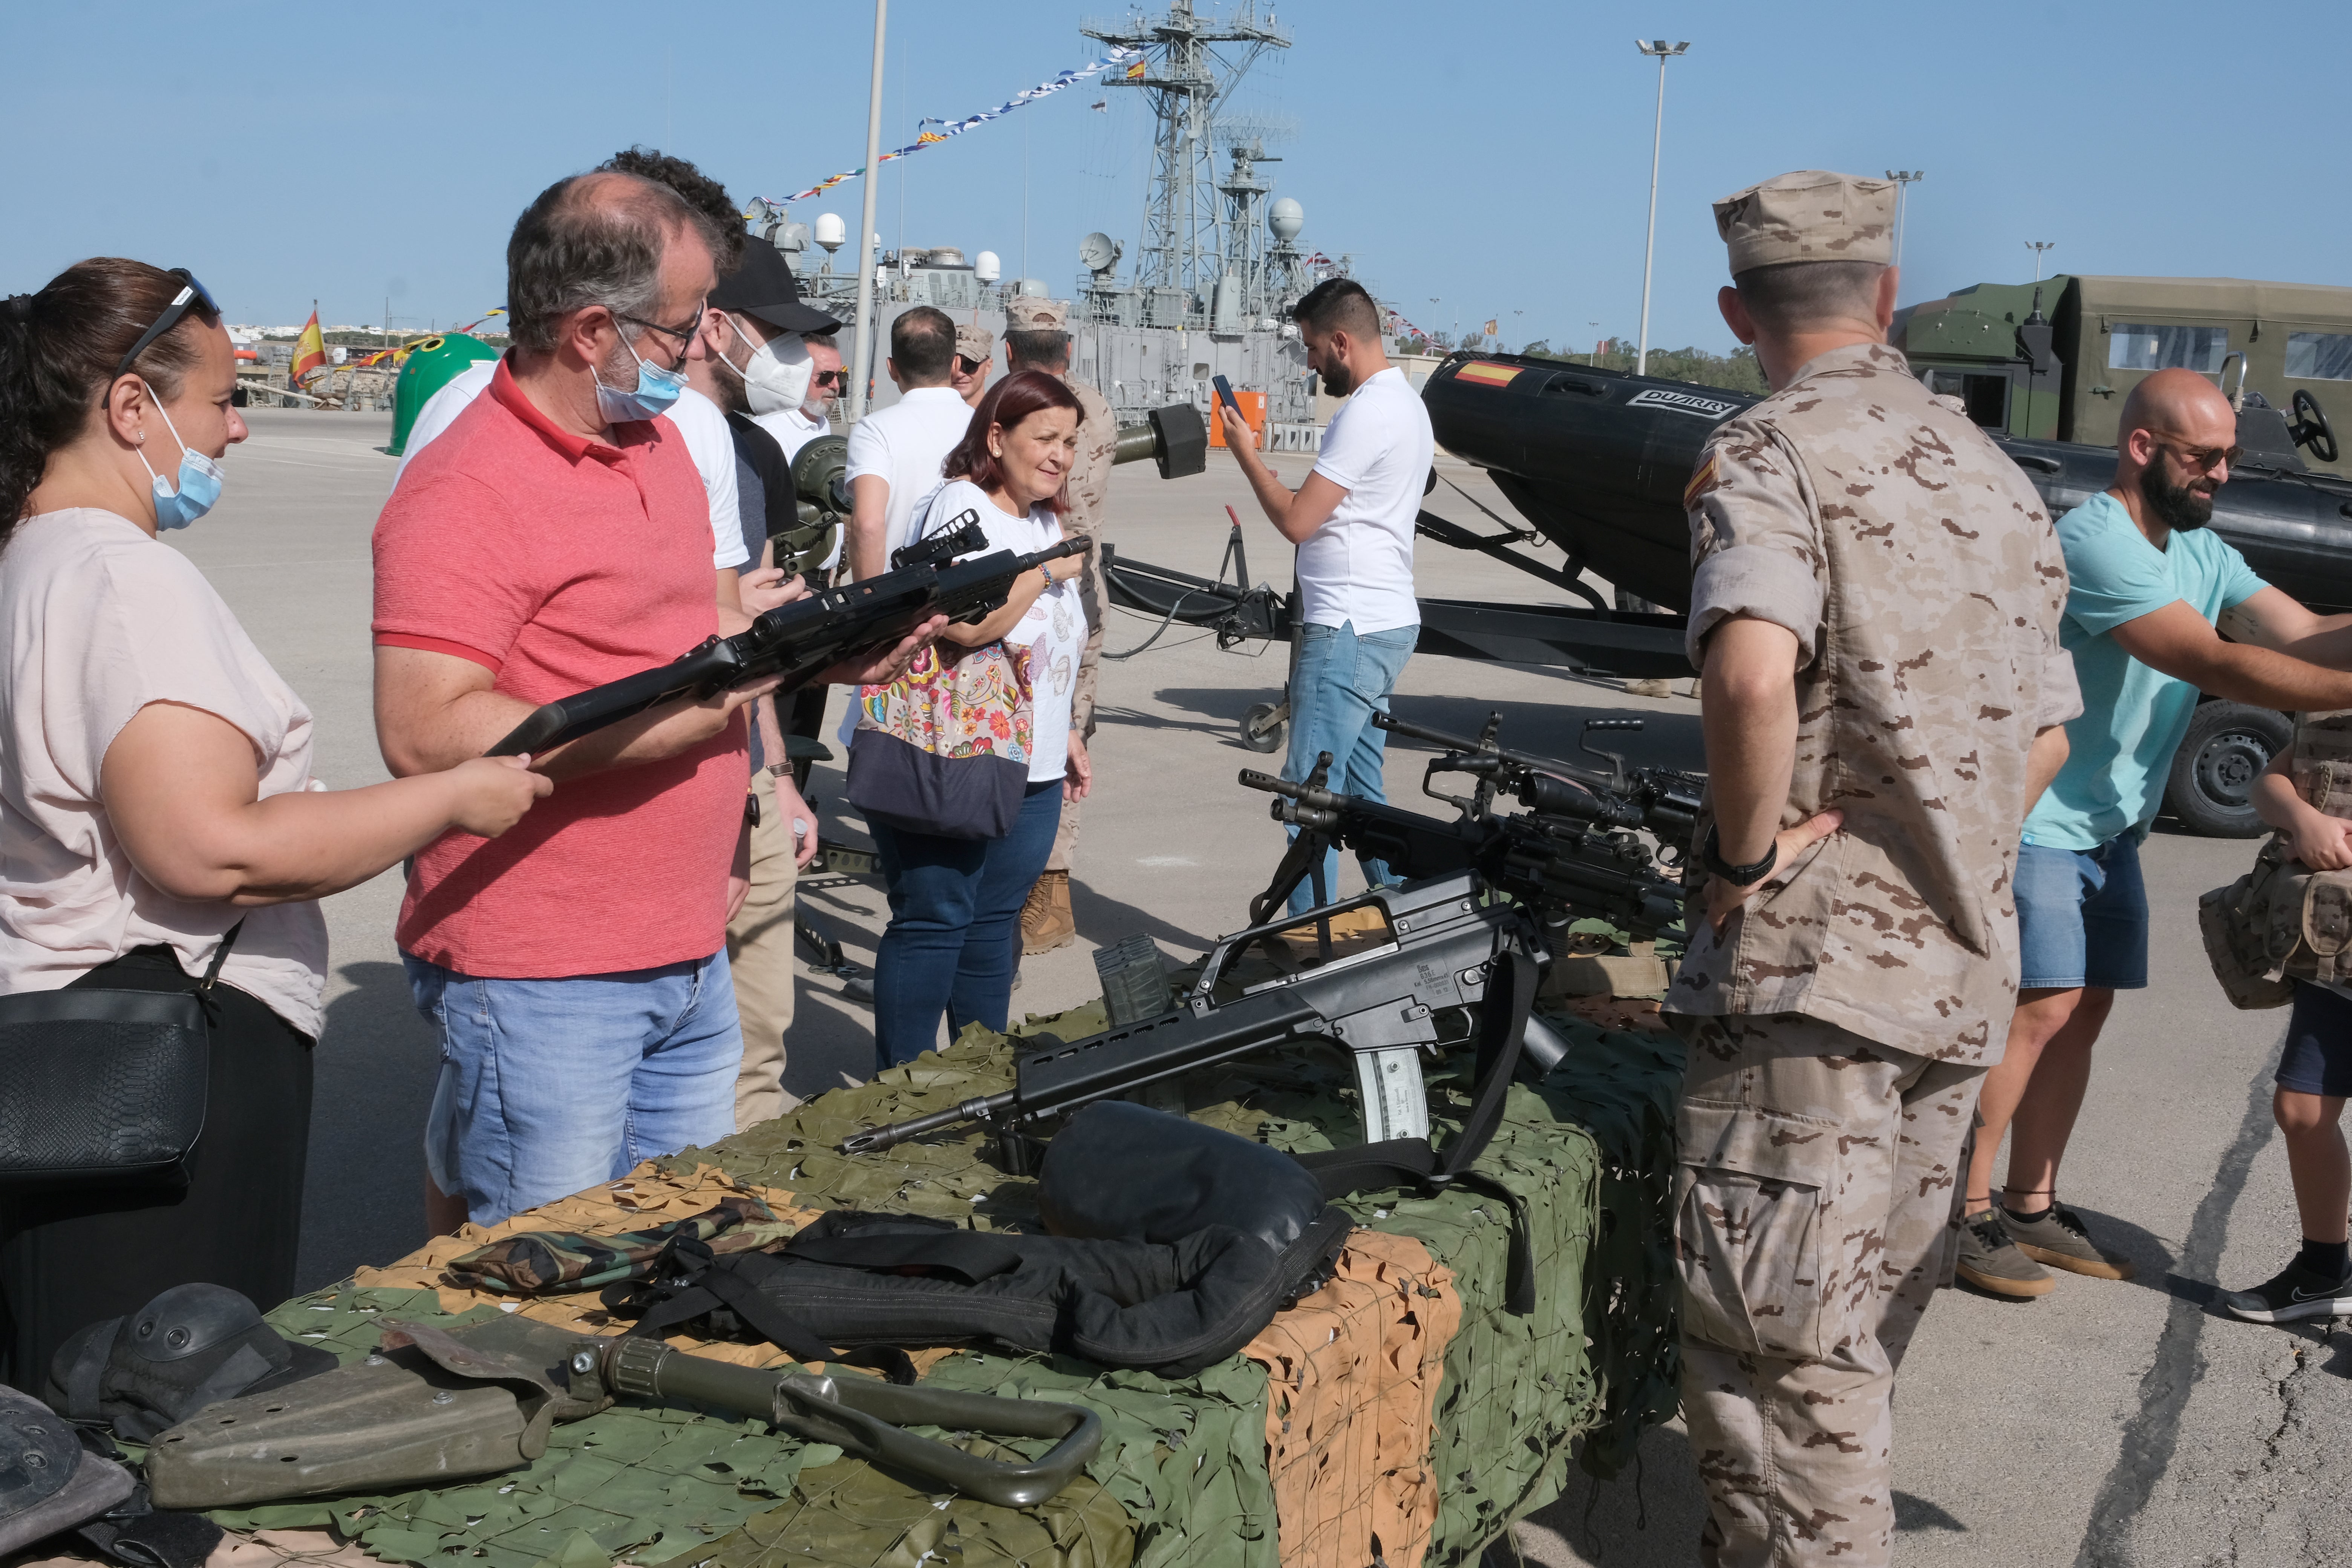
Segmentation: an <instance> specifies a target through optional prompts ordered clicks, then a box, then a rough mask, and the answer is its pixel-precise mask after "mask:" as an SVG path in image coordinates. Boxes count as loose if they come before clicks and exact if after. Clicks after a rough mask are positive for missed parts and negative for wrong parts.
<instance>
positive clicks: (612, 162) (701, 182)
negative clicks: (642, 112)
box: [596, 147, 745, 278]
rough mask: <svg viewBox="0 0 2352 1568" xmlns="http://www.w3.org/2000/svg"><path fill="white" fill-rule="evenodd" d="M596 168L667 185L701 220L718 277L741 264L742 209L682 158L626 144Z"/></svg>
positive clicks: (709, 178)
mask: <svg viewBox="0 0 2352 1568" xmlns="http://www.w3.org/2000/svg"><path fill="white" fill-rule="evenodd" d="M596 167H597V168H598V169H600V170H607V169H610V170H618V171H619V172H620V173H622V174H635V175H636V176H637V177H638V178H639V179H644V180H651V181H652V182H653V183H654V184H657V185H667V186H668V187H669V188H670V189H671V190H673V191H676V192H677V194H678V195H680V196H682V197H684V198H685V200H686V205H688V206H690V207H692V208H693V209H694V213H695V216H697V217H698V218H700V219H701V220H702V221H703V225H704V229H703V236H702V237H703V238H704V239H705V240H706V241H708V242H709V246H710V255H711V259H713V260H714V261H716V262H718V263H719V276H720V277H721V278H724V277H726V276H727V275H728V274H729V273H730V272H732V271H734V270H735V269H736V268H739V267H740V266H742V265H743V241H744V238H745V231H744V228H743V209H742V208H741V207H739V206H737V205H735V204H734V202H733V201H731V200H730V199H729V197H728V195H727V187H726V186H724V185H722V184H719V182H718V181H716V180H714V179H712V178H711V177H710V176H709V175H708V174H704V173H703V172H702V171H701V170H699V169H698V168H696V167H695V166H694V165H693V164H691V163H688V162H687V161H686V160H685V159H683V158H677V157H672V156H671V155H670V154H669V153H656V152H655V151H654V150H653V149H652V148H650V147H630V148H628V149H627V150H626V151H625V152H620V153H614V154H613V155H612V156H611V157H609V158H607V159H605V160H604V162H603V163H599V164H597V165H596Z"/></svg>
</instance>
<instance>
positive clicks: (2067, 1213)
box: [2000, 1205, 2138, 1279]
mask: <svg viewBox="0 0 2352 1568" xmlns="http://www.w3.org/2000/svg"><path fill="white" fill-rule="evenodd" d="M2000 1222H2001V1224H2002V1226H2005V1227H2006V1228H2007V1229H2008V1231H2009V1235H2010V1239H2011V1240H2012V1241H2014V1242H2016V1243H2017V1249H2018V1250H2019V1251H2020V1252H2022V1253H2023V1254H2025V1256H2026V1257H2028V1258H2032V1259H2033V1260H2034V1261H2035V1262H2036V1263H2047V1264H2048V1265H2050V1267H2051V1268H2063V1269H2064V1270H2066V1272H2068V1273H2069V1274H2084V1275H2088V1276H2089V1277H2090V1278H2091V1279H2130V1278H2131V1277H2132V1276H2133V1275H2134V1274H2136V1273H2137V1272H2138V1270H2137V1268H2134V1267H2133V1265H2132V1261H2131V1259H2130V1258H2121V1257H2118V1256H2116V1254H2115V1253H2112V1252H2102V1251H2100V1250H2099V1248H2097V1247H2094V1246H2093V1245H2092V1244H2091V1233H2090V1232H2089V1231H2088V1230H2086V1229H2084V1226H2083V1216H2082V1215H2078V1214H2076V1213H2075V1212H2074V1210H2073V1209H2070V1208H2063V1207H2060V1206H2058V1205H2052V1206H2051V1208H2050V1212H2049V1213H2047V1214H2045V1215H2042V1217H2041V1218H2040V1219H2037V1220H2022V1219H2020V1218H2018V1217H2017V1215H2013V1214H2011V1213H2010V1212H2009V1211H2008V1210H2007V1209H2003V1210H2002V1211H2001V1215H2000Z"/></svg>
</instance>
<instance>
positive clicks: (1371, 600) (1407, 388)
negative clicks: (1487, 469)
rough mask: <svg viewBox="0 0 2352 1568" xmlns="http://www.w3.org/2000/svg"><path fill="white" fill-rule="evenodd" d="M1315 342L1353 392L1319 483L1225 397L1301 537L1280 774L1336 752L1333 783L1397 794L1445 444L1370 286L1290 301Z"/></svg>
mask: <svg viewBox="0 0 2352 1568" xmlns="http://www.w3.org/2000/svg"><path fill="white" fill-rule="evenodd" d="M1290 314H1291V319H1292V320H1293V321H1297V323H1298V335H1299V339H1300V341H1301V342H1304V343H1305V344H1306V345H1307V368H1308V369H1310V370H1312V371H1313V372H1315V374H1318V375H1320V376H1321V377H1322V378H1323V390H1324V391H1326V392H1328V393H1329V394H1330V395H1332V396H1334V397H1345V398H1346V399H1347V400H1348V401H1347V402H1346V403H1344V404H1342V405H1340V407H1339V412H1338V413H1337V414H1334V415H1333V416H1331V423H1330V426H1329V427H1328V429H1326V430H1325V431H1324V433H1323V447H1322V450H1321V451H1320V452H1319V453H1318V455H1317V457H1316V459H1315V468H1314V470H1313V471H1312V472H1310V473H1309V474H1308V475H1307V482H1306V483H1305V484H1303V485H1301V486H1299V487H1298V489H1297V491H1295V492H1294V491H1292V490H1290V489H1287V488H1286V487H1285V486H1284V485H1283V483H1282V481H1281V480H1280V479H1278V478H1276V475H1275V472H1274V470H1273V469H1271V468H1267V467H1266V466H1265V459H1264V458H1261V457H1259V456H1258V452H1257V444H1256V437H1255V435H1254V434H1253V433H1252V431H1251V430H1250V427H1249V426H1248V424H1247V423H1246V422H1245V421H1244V419H1243V418H1242V416H1241V413H1240V410H1239V409H1237V408H1236V407H1234V405H1233V404H1232V403H1231V402H1230V401H1228V400H1226V399H1225V398H1223V397H1222V396H1221V397H1220V398H1219V400H1218V408H1217V416H1218V417H1219V418H1220V419H1222V420H1223V421H1224V431H1225V445H1226V446H1227V447H1229V448H1230V449H1231V450H1232V452H1233V454H1234V459H1235V460H1236V461H1237V462H1239V463H1240V464H1241V466H1242V473H1243V474H1244V476H1245V477H1246V478H1247V479H1249V482H1250V489H1252V490H1254V491H1255V492H1256V495H1257V500H1258V505H1259V506H1261V507H1263V508H1264V509H1265V515H1266V517H1267V518H1268V519H1269V520H1270V521H1272V522H1273V523H1274V526H1275V527H1276V529H1277V530H1278V531H1280V532H1281V534H1282V536H1283V537H1284V538H1285V539H1287V540H1289V541H1290V542H1292V543H1293V544H1295V545H1297V547H1298V563H1297V583H1298V601H1299V621H1300V625H1299V626H1298V627H1297V630H1296V632H1295V633H1294V635H1295V636H1297V638H1298V639H1299V641H1298V649H1297V660H1296V663H1295V666H1294V670H1295V673H1294V675H1293V677H1292V679H1291V683H1290V752H1289V755H1288V757H1287V758H1286V760H1285V761H1284V763H1283V767H1282V776H1283V777H1284V778H1286V779H1289V780H1291V781H1292V782H1294V783H1296V782H1297V781H1299V780H1302V779H1304V778H1306V777H1307V774H1308V773H1310V772H1312V771H1313V769H1314V767H1315V760H1316V758H1317V757H1318V755H1319V754H1321V753H1322V752H1330V753H1331V773H1330V775H1329V787H1330V788H1332V789H1334V790H1338V791H1341V792H1344V793H1346V794H1349V795H1359V796H1360V797H1362V798H1364V799H1366V800H1385V799H1387V798H1388V797H1387V795H1385V794H1384V793H1383V792H1382V790H1381V752H1382V742H1383V741H1384V740H1385V739H1386V738H1387V737H1386V735H1385V733H1384V732H1383V731H1380V730H1377V729H1375V728H1373V726H1372V715H1373V714H1374V713H1385V712H1387V711H1388V708H1389V693H1390V692H1391V691H1392V690H1394V689H1396V683H1397V677H1398V676H1399V675H1400V674H1402V672H1403V670H1404V661H1405V660H1406V659H1407V658H1411V657H1412V650H1413V645H1414V644H1415V643H1417V642H1418V641H1419V640H1420V638H1421V606H1420V605H1419V603H1418V602H1417V601H1416V600H1415V599H1414V597H1413V592H1412V535H1413V520H1414V519H1415V518H1416V517H1417V516H1418V515H1419V514H1420V511H1421V498H1422V493H1423V486H1424V483H1425V481H1426V479H1427V477H1428V474H1429V471H1430V460H1431V458H1432V457H1433V454H1434V452H1435V449H1436V440H1435V437H1433V435H1432V434H1431V432H1430V427H1429V411H1428V410H1427V409H1425V408H1423V406H1422V404H1421V399H1420V398H1418V397H1416V396H1415V395H1413V391H1412V386H1411V385H1409V384H1407V383H1406V381H1405V378H1404V373H1403V372H1402V371H1401V370H1398V369H1396V368H1395V367H1394V366H1392V365H1391V364H1390V363H1389V361H1388V355H1387V354H1386V353H1383V352H1382V350H1381V316H1380V311H1379V310H1378V309H1377V308H1376V307H1375V306H1374V305H1373V303H1372V297H1371V296H1370V294H1367V293H1366V292H1365V291H1364V286H1363V285H1362V284H1360V283H1358V282H1357V281H1355V280H1354V279H1349V278H1334V279H1330V280H1329V281H1328V282H1326V283H1322V284H1319V285H1318V286H1317V287H1316V288H1315V289H1311V290H1310V291H1308V293H1307V296H1306V297H1305V298H1304V299H1302V300H1299V301H1298V303H1297V305H1295V306H1293V307H1292V308H1291V312H1290ZM1363 868H1364V879H1365V882H1366V883H1367V885H1370V886H1377V885H1379V884H1381V883H1382V882H1385V881H1387V880H1388V867H1387V866H1386V865H1385V864H1383V863H1382V862H1381V861H1379V860H1374V859H1366V860H1364V861H1363ZM1338 878H1339V852H1338V850H1336V849H1334V850H1330V851H1328V852H1327V853H1326V855H1325V857H1324V863H1323V891H1324V896H1325V897H1326V898H1327V899H1328V898H1331V897H1334V896H1336V895H1337V894H1338V892H1339V887H1338ZM1313 897H1314V881H1313V879H1308V880H1307V881H1305V882H1302V883H1300V884H1299V886H1298V889H1297V891H1295V892H1293V893H1292V894H1291V899H1290V907H1291V910H1292V911H1293V912H1294V913H1297V912H1300V911H1303V910H1307V909H1310V908H1312V907H1313Z"/></svg>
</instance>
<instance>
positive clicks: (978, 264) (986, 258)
mask: <svg viewBox="0 0 2352 1568" xmlns="http://www.w3.org/2000/svg"><path fill="white" fill-rule="evenodd" d="M971 269H972V273H973V275H974V276H976V277H977V278H978V279H980V280H981V281H982V283H993V282H995V281H996V280H997V279H1000V278H1002V277H1003V276H1004V263H1003V261H1001V260H999V259H998V258H997V255H996V252H994V251H992V250H983V251H982V252H981V253H980V254H979V255H978V256H975V257H973V258H971Z"/></svg>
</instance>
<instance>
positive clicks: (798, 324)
mask: <svg viewBox="0 0 2352 1568" xmlns="http://www.w3.org/2000/svg"><path fill="white" fill-rule="evenodd" d="M710 302H711V303H712V304H713V305H716V306H718V307H719V309H720V310H738V311H740V312H741V313H742V314H744V315H746V316H757V317H758V318H759V319H760V320H761V321H765V322H767V323H768V324H769V325H770V326H772V327H782V328H783V329H784V331H788V332H803V333H811V334H814V333H823V332H830V331H835V330H837V329H838V328H839V327H840V325H841V320H840V318H839V317H837V316H833V315H829V314H827V313H826V312H825V311H823V310H818V309H817V308H816V307H815V306H814V305H803V304H802V303H801V289H800V284H799V283H798V282H797V281H795V280H794V279H793V269H792V268H791V267H790V266H789V265H788V264H787V263H786V262H785V260H784V258H783V253H782V251H779V250H778V249H777V248H776V247H774V246H772V245H770V244H769V243H768V242H767V241H766V240H763V239H761V237H759V236H757V235H753V236H751V240H750V243H748V244H746V245H745V246H744V247H743V265H742V266H740V267H739V268H736V269H735V270H734V271H732V272H730V273H729V274H728V275H727V276H726V277H724V278H721V279H719V287H718V288H716V289H712V290H711V291H710Z"/></svg>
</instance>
